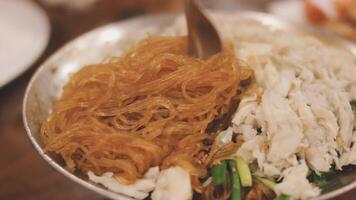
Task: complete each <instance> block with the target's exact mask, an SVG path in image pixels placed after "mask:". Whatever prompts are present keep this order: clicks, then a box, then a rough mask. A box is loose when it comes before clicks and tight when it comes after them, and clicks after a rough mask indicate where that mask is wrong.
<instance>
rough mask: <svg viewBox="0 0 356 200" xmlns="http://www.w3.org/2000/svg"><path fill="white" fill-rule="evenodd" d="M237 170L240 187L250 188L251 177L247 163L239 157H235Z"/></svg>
mask: <svg viewBox="0 0 356 200" xmlns="http://www.w3.org/2000/svg"><path fill="white" fill-rule="evenodd" d="M236 163H237V170H238V171H239V174H240V180H241V185H242V186H243V187H251V186H252V176H251V172H250V169H249V167H248V165H247V163H246V162H245V161H244V160H243V159H242V158H240V157H236Z"/></svg>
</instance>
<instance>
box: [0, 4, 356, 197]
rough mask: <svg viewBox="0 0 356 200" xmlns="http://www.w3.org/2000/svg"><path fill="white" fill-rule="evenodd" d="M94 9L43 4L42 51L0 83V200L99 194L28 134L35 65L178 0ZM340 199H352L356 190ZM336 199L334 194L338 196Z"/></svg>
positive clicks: (111, 5) (170, 8)
mask: <svg viewBox="0 0 356 200" xmlns="http://www.w3.org/2000/svg"><path fill="white" fill-rule="evenodd" d="M103 2H105V3H99V4H98V5H96V6H95V9H91V10H89V11H82V12H79V13H78V12H72V11H69V10H66V9H63V8H53V7H46V6H43V5H42V6H43V7H44V9H45V10H46V11H47V13H48V14H49V16H50V18H51V24H52V35H51V39H50V43H49V46H48V47H47V49H46V51H45V53H44V54H43V56H42V57H41V58H40V59H39V60H38V61H37V62H36V63H35V64H34V65H33V66H32V67H31V69H29V70H28V71H27V72H26V73H25V74H23V75H22V76H20V77H19V78H17V79H16V80H15V81H13V82H11V83H10V84H8V85H7V86H5V87H3V88H1V89H0V153H1V154H0V158H1V159H0V199H1V200H17V199H18V200H27V199H34V200H47V199H51V200H57V199H58V200H66V199H69V200H72V199H79V200H80V199H83V200H101V199H105V198H103V197H101V196H99V195H98V194H96V193H94V192H92V191H89V190H87V189H85V188H83V187H81V186H79V185H77V184H75V183H73V182H72V181H70V180H68V179H67V178H65V177H64V176H62V175H61V174H60V173H58V172H57V171H55V170H54V169H52V168H51V167H50V166H49V165H48V164H47V163H46V162H45V161H44V160H42V159H41V158H40V156H39V155H38V154H37V152H36V151H35V149H34V148H33V147H32V145H31V144H30V141H29V140H28V139H27V136H26V132H25V130H24V128H23V124H22V114H21V109H22V98H23V94H24V91H25V88H26V85H27V83H28V81H29V79H30V77H31V75H32V74H33V72H34V71H35V70H36V68H37V67H38V66H39V65H40V64H41V63H42V62H43V61H44V60H45V59H46V58H47V57H48V56H49V55H50V54H52V53H53V52H54V51H55V50H56V49H58V48H59V47H60V46H62V45H63V44H64V43H66V42H68V41H69V40H71V39H73V38H74V37H76V36H78V35H80V34H82V33H84V32H86V31H88V30H90V29H93V28H95V27H97V26H99V25H103V24H106V23H109V22H111V21H117V20H122V19H125V18H128V17H131V16H135V15H139V14H145V13H153V12H160V11H167V10H177V9H178V7H179V4H178V3H177V2H178V1H177V0H105V1H103ZM336 199H338V200H341V199H343V200H353V199H356V190H354V191H352V192H349V193H347V194H345V195H343V196H341V197H338V198H336ZM336 199H335V200H336Z"/></svg>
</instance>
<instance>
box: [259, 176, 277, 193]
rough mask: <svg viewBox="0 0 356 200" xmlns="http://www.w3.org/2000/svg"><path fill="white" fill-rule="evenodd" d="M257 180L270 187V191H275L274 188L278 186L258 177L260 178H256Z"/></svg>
mask: <svg viewBox="0 0 356 200" xmlns="http://www.w3.org/2000/svg"><path fill="white" fill-rule="evenodd" d="M255 178H256V179H257V180H258V181H260V182H261V183H263V184H264V185H265V186H266V187H268V189H270V190H273V191H274V187H275V186H276V183H275V182H273V181H271V180H269V179H266V178H262V177H258V176H255Z"/></svg>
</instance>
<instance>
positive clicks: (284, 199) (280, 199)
mask: <svg viewBox="0 0 356 200" xmlns="http://www.w3.org/2000/svg"><path fill="white" fill-rule="evenodd" d="M274 200H291V198H290V196H289V195H286V194H281V195H279V196H278V197H276V198H274Z"/></svg>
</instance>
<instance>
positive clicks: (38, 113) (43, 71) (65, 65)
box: [23, 12, 356, 200]
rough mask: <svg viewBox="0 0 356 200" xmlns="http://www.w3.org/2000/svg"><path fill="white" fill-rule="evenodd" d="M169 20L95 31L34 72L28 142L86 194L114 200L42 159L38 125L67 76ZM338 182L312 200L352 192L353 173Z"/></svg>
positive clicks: (147, 19) (275, 22) (281, 25)
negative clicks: (90, 193) (79, 185)
mask: <svg viewBox="0 0 356 200" xmlns="http://www.w3.org/2000/svg"><path fill="white" fill-rule="evenodd" d="M240 16H242V17H246V18H253V19H256V20H259V21H261V22H262V23H264V24H266V25H269V26H271V28H274V29H291V30H295V31H298V32H302V33H303V34H304V33H311V34H314V35H316V36H317V37H321V38H322V39H323V40H325V41H328V43H329V42H332V43H334V44H337V45H341V46H344V47H346V48H348V49H349V50H350V51H352V52H353V53H354V54H355V55H356V47H355V45H354V44H352V43H349V42H346V41H344V40H342V39H338V38H335V37H333V36H331V35H329V34H326V33H323V32H320V31H316V30H315V29H312V28H309V27H301V26H297V25H291V24H289V23H286V22H284V21H282V20H280V19H277V18H275V17H272V16H270V15H267V14H262V13H256V12H242V13H241V14H240ZM174 18H175V16H171V15H158V16H144V17H139V18H134V19H131V20H127V21H124V22H119V23H113V24H110V25H107V26H104V27H101V28H98V29H96V30H93V31H91V32H89V33H87V34H84V35H83V36H81V37H79V38H77V39H75V40H74V41H72V42H70V43H68V44H67V45H65V46H64V47H63V48H61V49H60V50H58V51H57V52H56V53H55V54H54V55H52V56H51V57H50V58H49V59H48V60H47V61H46V62H45V63H44V64H43V65H42V66H40V67H39V69H38V70H37V71H36V73H35V74H34V75H33V77H32V79H31V81H30V83H29V85H28V87H27V90H26V94H25V97H24V102H23V119H24V124H25V128H26V130H27V134H28V137H29V138H30V140H31V141H32V143H33V145H34V147H35V148H36V149H37V151H38V152H39V154H40V155H41V156H42V157H43V158H44V159H45V160H46V161H47V162H48V163H49V164H50V165H51V166H52V167H54V168H55V169H56V170H58V171H59V172H60V173H62V174H63V175H65V176H66V177H68V178H70V179H71V180H73V181H75V182H77V183H78V184H81V185H82V186H84V187H86V188H88V189H90V190H93V191H95V192H97V193H99V194H102V195H103V196H106V197H108V198H111V199H120V198H119V197H118V196H117V195H116V194H115V193H113V192H110V191H108V190H106V189H104V188H102V187H101V186H98V185H95V184H92V183H90V182H88V181H87V180H86V177H82V176H80V175H74V174H71V173H69V172H68V171H66V169H65V168H64V167H63V165H64V163H63V161H61V160H60V159H58V157H56V156H53V155H47V154H45V152H44V150H43V144H42V142H41V139H40V133H39V130H40V127H41V123H42V121H43V120H45V119H46V117H47V116H48V113H49V111H50V110H51V104H52V102H53V100H55V99H56V97H58V96H59V95H60V93H61V89H62V87H63V86H64V85H65V84H66V82H67V81H68V78H69V76H70V75H71V74H73V73H75V72H76V71H77V70H79V69H80V68H81V67H82V66H84V65H86V64H92V63H97V62H101V61H102V60H103V59H104V58H107V57H109V56H114V55H118V53H120V52H121V51H122V50H123V49H125V48H126V47H128V46H129V45H130V44H132V43H133V42H134V41H133V39H132V38H135V41H136V40H139V39H141V38H143V37H145V36H146V35H147V33H148V32H149V33H152V34H154V33H157V32H159V31H160V29H161V28H162V29H163V28H164V27H166V26H168V25H171V24H172V21H174ZM157 27H158V28H157ZM138 30H139V31H138ZM338 178H339V180H340V182H341V186H337V187H335V188H329V189H328V190H327V191H325V192H324V193H323V194H322V195H321V196H320V197H318V198H317V199H318V200H324V199H329V198H332V197H335V196H337V195H339V194H341V193H344V192H346V191H349V190H351V189H352V188H355V187H356V170H355V169H351V170H349V171H348V172H345V173H344V174H343V175H340V177H338ZM296 187H297V186H296Z"/></svg>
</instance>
